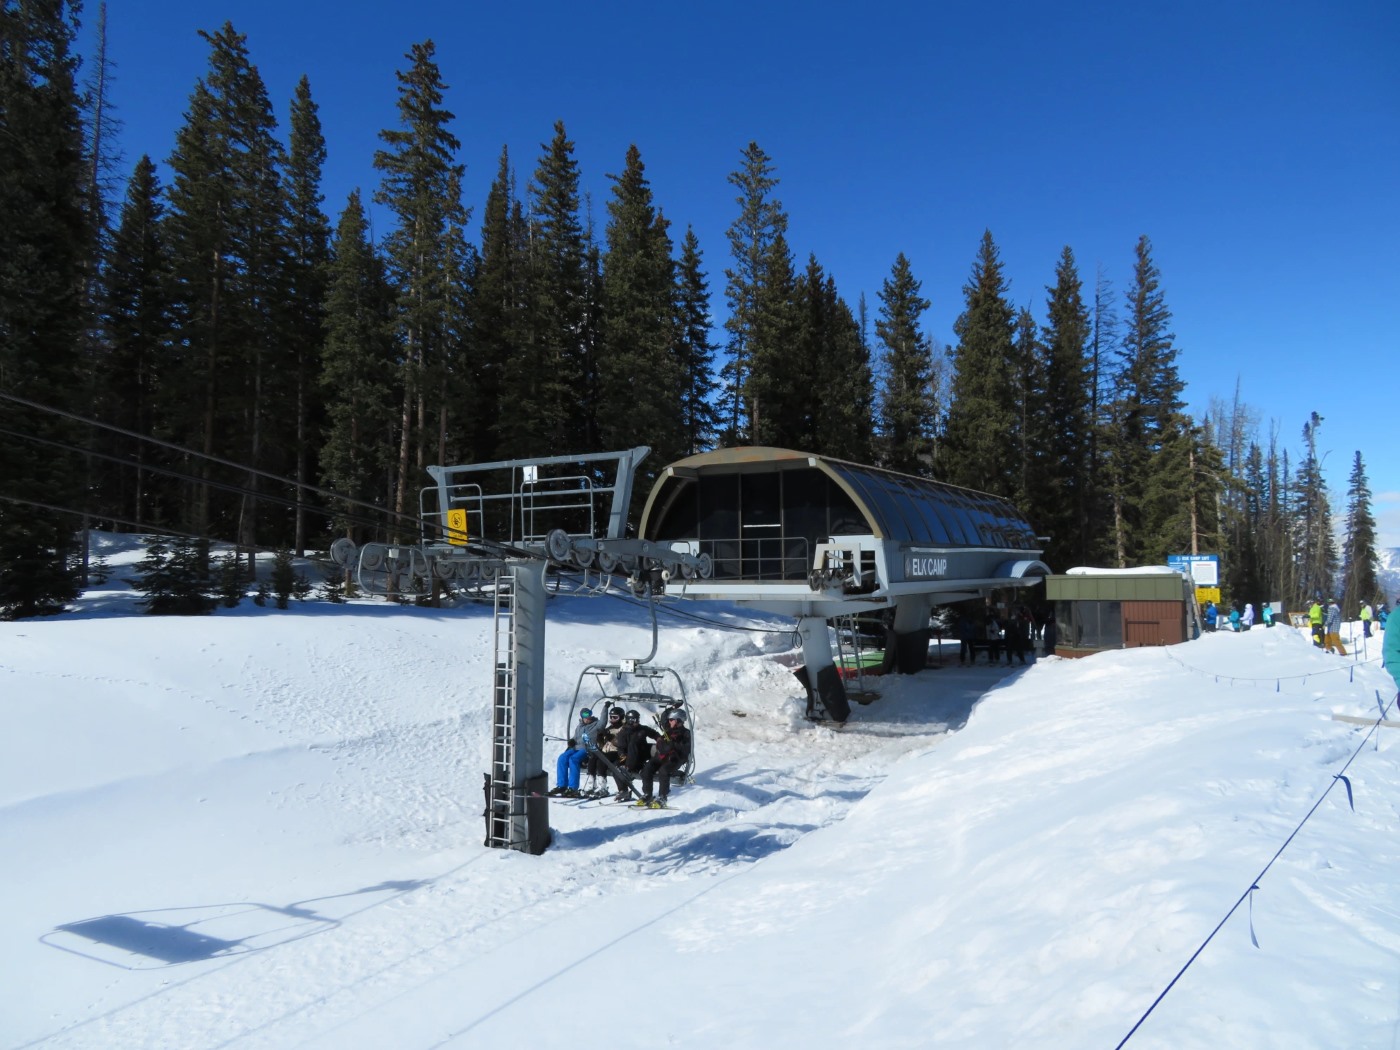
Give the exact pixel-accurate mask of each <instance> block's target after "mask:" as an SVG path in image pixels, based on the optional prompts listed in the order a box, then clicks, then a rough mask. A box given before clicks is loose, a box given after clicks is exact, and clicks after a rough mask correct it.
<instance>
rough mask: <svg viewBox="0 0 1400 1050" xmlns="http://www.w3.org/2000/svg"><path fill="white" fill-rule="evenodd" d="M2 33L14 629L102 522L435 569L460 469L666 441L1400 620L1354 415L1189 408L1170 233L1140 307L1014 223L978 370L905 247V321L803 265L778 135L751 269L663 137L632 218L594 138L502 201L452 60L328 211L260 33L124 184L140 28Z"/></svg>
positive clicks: (414, 83) (8, 600)
mask: <svg viewBox="0 0 1400 1050" xmlns="http://www.w3.org/2000/svg"><path fill="white" fill-rule="evenodd" d="M0 9H2V10H3V14H2V15H0V141H3V143H4V146H3V149H0V442H3V448H4V455H3V456H0V617H4V618H10V619H13V618H18V617H25V616H34V615H42V614H46V613H52V612H55V611H58V610H61V609H62V608H63V607H64V605H65V603H67V602H69V601H71V600H72V599H73V598H74V597H75V596H76V595H77V594H78V593H79V592H80V590H81V588H82V585H83V582H84V577H85V573H86V571H87V569H88V566H87V564H86V549H87V548H86V542H85V538H86V535H87V533H88V530H91V529H106V530H115V531H123V532H149V533H158V534H162V535H165V536H170V537H178V538H180V539H181V540H182V541H192V542H193V543H194V544H195V545H196V547H195V549H196V551H197V550H198V549H199V547H198V545H199V544H201V543H203V544H206V549H207V542H208V541H219V542H221V543H227V544H232V545H234V546H235V547H236V549H238V550H240V551H242V552H243V553H244V555H245V556H247V555H250V554H252V553H253V552H258V551H269V550H278V551H287V550H290V551H295V552H297V553H302V552H304V551H306V550H309V549H310V550H324V549H325V548H326V546H327V545H328V544H329V543H330V542H331V541H332V540H333V539H335V538H337V537H340V536H347V537H350V538H352V539H354V540H355V541H356V542H359V543H363V542H366V541H370V540H379V541H399V540H403V539H410V538H414V537H416V535H417V528H418V526H417V523H416V514H417V508H418V491H419V489H420V488H421V487H422V486H423V485H425V484H426V483H427V475H426V473H425V470H424V468H425V467H426V466H427V465H429V464H454V463H483V462H492V461H498V460H506V459H512V458H519V457H526V456H544V455H557V454H563V453H588V452H595V451H609V450H617V449H624V448H629V447H632V446H635V445H647V446H650V448H651V449H652V453H651V455H650V456H649V457H648V459H647V460H646V462H645V463H644V465H643V467H644V474H643V476H641V477H639V479H638V482H637V488H638V492H639V498H643V499H644V498H645V494H646V492H647V491H648V490H649V488H650V482H651V480H652V478H654V476H655V473H656V472H657V471H659V470H660V469H661V468H663V467H664V466H666V465H667V464H669V463H672V462H674V461H675V460H677V459H680V458H683V457H685V456H687V455H691V454H694V453H697V452H700V451H704V450H707V449H712V448H716V447H727V446H737V445H772V446H780V447H788V448H795V449H801V450H804V451H809V452H813V453H817V454H821V455H827V456H832V457H837V458H841V459H846V460H850V461H854V462H858V463H866V464H873V465H876V466H880V467H884V468H887V469H890V470H895V471H900V472H903V473H907V474H912V475H918V476H922V477H932V478H937V479H940V480H942V481H946V482H950V483H953V484H957V485H962V486H966V487H969V488H974V489H978V490H982V491H986V492H990V493H994V494H996V495H998V496H1003V497H1006V498H1008V499H1010V500H1011V501H1013V502H1014V503H1015V504H1016V505H1017V506H1018V507H1019V508H1020V509H1021V510H1022V512H1023V513H1024V514H1025V516H1026V517H1027V519H1028V520H1029V521H1030V522H1031V523H1032V525H1033V526H1034V527H1035V528H1036V530H1037V531H1038V533H1040V534H1041V535H1043V536H1045V537H1048V539H1047V540H1046V545H1045V553H1044V560H1045V561H1046V562H1048V563H1049V564H1050V565H1051V566H1052V567H1053V568H1054V569H1055V570H1056V571H1063V570H1064V569H1066V568H1068V567H1071V566H1076V565H1099V566H1112V567H1131V566H1139V565H1157V564H1164V563H1165V561H1166V558H1167V556H1168V555H1170V554H1185V553H1215V554H1219V555H1220V559H1221V566H1222V581H1221V582H1222V589H1223V591H1224V594H1225V596H1226V598H1227V599H1230V598H1232V597H1233V598H1237V599H1238V600H1240V601H1245V600H1250V601H1254V602H1256V603H1258V602H1260V601H1266V600H1273V599H1280V598H1281V599H1283V600H1285V601H1286V602H1287V603H1288V604H1289V607H1291V608H1297V607H1298V603H1299V602H1300V601H1302V600H1303V599H1304V598H1305V597H1309V596H1311V595H1313V594H1314V593H1319V592H1322V591H1329V592H1331V591H1333V590H1335V591H1336V593H1337V595H1338V597H1343V598H1344V601H1345V602H1346V603H1348V604H1346V605H1345V606H1344V607H1345V608H1348V609H1351V608H1353V607H1354V605H1353V604H1352V603H1354V602H1356V601H1358V600H1374V599H1376V598H1378V597H1379V593H1378V590H1377V581H1376V566H1377V560H1376V551H1375V542H1376V536H1375V522H1374V520H1373V517H1372V513H1371V495H1370V491H1369V487H1368V480H1367V476H1366V471H1365V465H1364V463H1363V462H1362V457H1361V455H1360V453H1359V452H1358V453H1357V454H1356V457H1355V460H1354V463H1353V464H1352V468H1351V473H1350V477H1349V479H1348V485H1347V490H1346V499H1347V506H1346V507H1345V509H1344V511H1343V512H1342V513H1341V514H1340V515H1337V516H1336V517H1340V518H1342V524H1341V527H1340V528H1338V527H1337V521H1336V520H1334V511H1333V509H1332V508H1331V506H1330V505H1329V499H1328V494H1327V486H1326V483H1325V480H1324V477H1323V473H1322V465H1321V463H1320V462H1319V459H1318V455H1317V441H1318V434H1319V428H1321V427H1323V426H1324V425H1325V423H1324V420H1323V419H1322V418H1321V417H1320V416H1318V415H1317V414H1315V413H1314V414H1313V415H1312V416H1311V418H1309V419H1306V420H1297V421H1296V429H1294V424H1289V426H1288V432H1287V433H1280V432H1279V430H1278V426H1277V425H1275V424H1271V430H1270V432H1269V433H1268V434H1267V435H1263V436H1261V434H1260V432H1259V420H1258V415H1257V413H1256V412H1254V411H1253V410H1252V409H1251V408H1250V407H1249V406H1247V405H1246V404H1245V403H1244V402H1243V401H1242V400H1241V399H1240V397H1239V394H1238V391H1237V392H1236V396H1235V398H1234V400H1233V401H1230V402H1224V401H1218V402H1213V403H1212V405H1211V407H1210V409H1209V411H1208V412H1207V413H1205V415H1204V416H1203V417H1202V418H1199V419H1197V418H1192V417H1191V416H1190V415H1189V414H1188V413H1187V412H1186V403H1185V398H1184V389H1183V383H1182V381H1181V379H1180V377H1179V374H1178V355H1179V353H1180V352H1181V350H1180V348H1179V347H1178V346H1177V344H1176V341H1175V336H1174V334H1173V332H1172V313H1171V309H1170V307H1169V303H1168V294H1167V289H1166V288H1165V287H1164V284H1163V278H1162V274H1161V273H1160V272H1159V270H1158V268H1157V266H1156V264H1155V263H1154V259H1153V246H1152V242H1151V241H1150V240H1149V238H1148V237H1147V236H1142V237H1140V238H1139V239H1138V240H1137V242H1136V244H1127V245H1124V256H1125V259H1129V260H1130V261H1131V271H1130V274H1129V276H1128V277H1127V278H1126V280H1124V281H1123V282H1122V285H1123V286H1122V287H1121V288H1115V287H1114V286H1113V285H1112V284H1111V283H1110V281H1109V280H1108V279H1107V278H1106V277H1105V276H1104V275H1103V274H1102V273H1098V274H1093V275H1089V276H1088V277H1087V278H1086V276H1085V275H1083V274H1081V273H1080V271H1079V267H1078V264H1077V262H1076V259H1075V255H1074V252H1073V250H1072V249H1071V248H1070V247H1069V246H1066V247H1065V248H1064V249H1063V251H1062V253H1061V254H1060V256H1059V258H1058V259H1056V260H1047V281H1046V284H1045V296H1044V298H1043V300H1040V301H1036V302H1014V301H1012V299H1011V298H1010V294H1009V286H1008V282H1007V279H1006V277H1005V275H1004V272H1003V267H1002V262H1001V256H1000V252H999V249H998V246H997V243H996V241H995V240H994V239H993V236H992V233H991V232H990V231H987V232H986V233H984V235H983V237H982V240H981V243H980V244H979V245H978V246H977V247H976V251H975V254H974V255H973V257H972V258H971V260H970V265H969V267H968V276H967V281H966V283H965V284H964V285H963V287H962V289H961V290H960V294H961V313H960V315H959V317H958V319H957V322H956V325H955V328H954V331H955V335H956V341H955V343H953V344H952V345H949V346H943V345H940V344H938V343H936V342H935V341H934V340H932V339H930V337H929V336H928V335H927V334H926V332H925V330H924V327H923V323H922V319H923V314H924V312H925V311H926V310H928V309H929V300H928V299H927V298H926V297H925V296H926V291H925V289H924V288H923V285H922V283H921V281H920V280H919V277H918V275H917V274H916V273H915V272H914V269H913V267H912V265H911V264H910V262H909V259H908V257H906V255H905V254H903V253H901V254H899V255H898V256H897V257H896V258H895V259H893V260H891V262H890V269H889V274H888V277H887V278H886V279H885V280H884V282H883V284H882V286H881V287H880V288H879V289H878V293H877V296H876V298H877V302H876V303H875V304H873V314H872V313H871V311H870V308H869V307H868V306H867V303H866V301H865V297H864V295H861V296H859V297H858V298H857V300H856V301H855V302H854V303H852V302H851V301H850V300H849V299H848V298H847V297H846V296H844V295H843V294H842V291H841V289H839V288H838V287H837V286H836V283H835V280H834V279H833V278H832V276H831V275H830V274H829V273H828V272H827V270H826V269H825V268H824V267H823V265H822V263H821V262H820V261H819V260H818V259H817V258H816V257H815V256H812V255H808V257H807V258H806V260H805V261H802V260H799V259H798V258H797V257H796V254H795V253H794V251H793V248H792V247H791V241H790V236H791V231H790V230H789V229H788V217H787V215H786V214H785V212H784V210H783V206H782V203H781V199H780V197H779V194H778V190H779V186H780V180H779V176H778V164H777V162H776V161H775V159H774V158H772V157H770V156H769V155H768V154H766V153H765V152H764V150H763V149H762V148H761V147H760V146H759V145H758V144H757V143H754V142H750V143H748V144H747V145H743V144H736V146H741V148H739V149H738V150H737V153H736V161H735V166H734V170H733V172H732V173H731V174H730V175H729V182H730V184H731V186H732V190H733V193H734V200H735V209H734V215H733V221H732V224H731V225H730V226H729V228H728V237H727V240H728V243H727V244H724V245H705V244H701V243H700V242H699V240H698V238H697V237H696V235H695V233H694V231H693V229H692V228H690V227H686V226H683V222H684V217H683V216H680V217H678V218H675V219H673V218H672V217H670V216H671V214H673V213H669V212H668V211H667V210H666V209H665V208H664V207H663V202H661V201H658V200H656V199H655V198H654V196H653V193H652V189H651V184H650V182H649V180H648V177H647V170H646V164H645V161H644V158H643V154H642V151H641V149H639V148H638V147H637V146H636V145H633V146H632V147H631V148H630V149H629V150H628V151H627V153H626V155H625V156H622V157H618V158H617V170H616V171H615V172H613V173H609V174H608V180H609V182H610V184H611V188H610V196H609V199H608V200H607V201H606V207H605V209H600V213H599V218H600V220H601V226H602V228H601V229H598V228H596V227H595V225H594V223H593V221H592V218H591V215H590V212H589V211H588V209H587V208H586V207H585V202H584V201H583V199H582V193H581V189H580V184H581V174H580V171H579V165H578V162H577V160H576V158H575V143H574V141H573V140H571V138H570V137H569V134H568V131H567V129H566V128H565V126H564V124H563V123H562V122H559V123H556V124H555V125H554V126H553V128H552V129H548V134H547V135H545V136H544V137H545V139H546V141H545V142H544V143H543V145H542V148H541V151H540V154H539V156H537V157H530V158H523V163H524V164H525V167H523V168H521V167H517V165H518V164H520V163H521V161H522V159H520V158H514V157H511V156H510V155H509V153H508V151H507V150H505V149H502V150H501V152H500V154H499V156H498V157H496V158H473V163H483V162H484V163H487V164H490V163H491V161H492V160H493V159H494V162H495V172H496V174H495V177H494V180H493V181H492V183H491V186H490V190H489V192H488V194H487V195H486V198H485V200H480V201H467V200H464V199H463V194H462V178H463V173H464V171H465V160H464V158H463V157H462V156H461V155H460V154H461V146H460V143H459V141H458V140H457V138H456V137H455V136H454V134H453V123H454V115H453V113H452V111H451V100H450V88H449V85H447V84H445V83H444V81H443V78H442V75H441V72H440V69H439V66H438V61H437V55H436V52H435V48H434V45H433V43H432V42H431V41H423V42H421V43H416V44H413V45H412V46H411V47H409V49H408V51H407V52H406V53H405V55H404V57H403V62H402V65H401V68H400V69H399V71H398V74H397V99H396V103H397V113H398V120H397V122H396V123H395V124H394V126H392V127H386V128H384V129H382V130H381V131H380V132H379V135H378V141H379V148H378V149H377V150H376V151H375V154H374V156H373V158H372V163H373V170H374V172H375V176H376V178H377V180H378V181H377V183H376V184H375V185H374V186H372V187H369V188H368V189H366V190H365V194H364V196H362V195H361V193H360V192H359V191H356V192H355V193H352V194H350V195H349V197H348V199H346V200H344V201H336V202H328V201H326V200H325V199H324V197H323V194H322V192H321V174H322V168H323V165H324V164H325V162H326V158H327V156H328V150H329V149H330V148H332V147H331V144H329V143H327V142H326V141H325V139H324V137H323V134H322V129H321V124H320V120H319V117H318V107H317V102H316V99H315V95H314V93H313V86H312V85H311V84H310V83H309V82H308V81H307V80H306V79H305V78H303V79H302V80H301V82H300V83H299V84H298V85H297V87H296V90H295V93H294V95H293V97H292V98H290V99H272V98H270V97H269V96H268V92H267V90H266V88H265V86H264V82H263V80H262V78H261V77H260V75H259V73H258V67H257V65H256V63H255V60H254V56H253V55H252V54H250V53H249V49H248V46H247V41H246V39H245V37H244V36H243V35H241V34H240V33H238V32H237V31H236V29H235V28H234V27H233V25H231V24H227V23H226V24H225V25H223V26H222V27H221V28H219V29H216V30H210V31H207V32H205V33H202V34H201V36H202V38H203V40H204V42H205V43H206V44H207V47H208V65H207V68H206V69H205V71H204V73H203V74H202V75H201V76H200V77H199V79H198V80H197V82H196V83H195V84H193V85H191V87H190V94H189V99H188V104H187V106H186V108H185V113H184V119H183V123H182V124H181V126H179V127H177V128H172V129H171V132H170V133H171V138H170V145H169V153H168V155H167V156H165V157H163V158H158V160H159V164H158V163H157V160H156V159H153V158H151V157H149V156H142V157H139V158H136V159H135V161H134V163H130V164H126V163H124V162H122V160H121V159H120V157H119V156H118V154H117V151H116V145H115V140H116V132H117V130H118V128H119V125H118V124H117V122H116V117H115V114H116V113H118V112H119V111H120V106H119V99H116V100H114V99H113V98H112V97H111V95H112V87H111V84H112V82H113V77H112V75H111V74H112V70H111V67H110V63H109V61H108V60H107V57H106V55H105V45H104V39H105V33H104V31H103V25H102V20H103V19H104V18H105V9H104V8H102V7H98V8H97V9H96V11H95V13H94V17H95V18H96V19H97V22H96V23H95V28H96V32H95V33H89V34H88V36H90V37H92V38H93V39H94V40H95V41H96V43H95V45H94V46H93V48H92V51H93V53H91V54H86V55H80V54H79V53H78V50H77V47H78V39H79V36H78V33H79V29H80V23H79V17H80V15H83V12H81V11H80V9H79V5H78V4H76V3H74V2H70V0H3V8H0ZM162 173H165V174H164V175H163V174H162ZM376 209H377V210H376ZM371 212H373V213H374V214H376V215H379V216H381V217H383V216H387V217H388V219H389V222H388V228H387V229H382V228H381V229H378V231H377V233H378V235H377V236H376V234H375V233H374V232H372V230H373V229H374V228H375V227H383V226H384V222H383V220H382V218H381V219H380V220H378V221H375V222H372V220H371ZM924 247H925V246H920V245H913V246H910V248H911V249H922V248H924ZM939 294H940V295H946V296H947V297H948V298H949V299H952V298H953V297H954V296H955V295H957V294H958V292H957V290H954V289H943V290H939ZM716 319H721V320H719V321H718V322H716ZM646 471H649V472H646ZM1338 537H1341V539H1340V541H1339V539H1338ZM249 565H250V566H251V560H249Z"/></svg>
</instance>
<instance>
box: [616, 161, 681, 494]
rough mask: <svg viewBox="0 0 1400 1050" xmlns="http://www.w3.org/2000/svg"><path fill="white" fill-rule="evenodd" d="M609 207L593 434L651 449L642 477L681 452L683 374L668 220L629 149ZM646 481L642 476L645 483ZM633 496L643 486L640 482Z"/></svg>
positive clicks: (618, 444)
mask: <svg viewBox="0 0 1400 1050" xmlns="http://www.w3.org/2000/svg"><path fill="white" fill-rule="evenodd" d="M609 177H610V178H611V179H612V180H613V189H612V200H610V201H609V202H608V225H607V252H606V254H605V255H604V256H603V259H602V265H603V274H602V292H603V315H602V332H601V335H602V339H601V347H600V353H599V357H598V401H597V416H598V434H599V441H600V444H601V446H602V448H604V449H609V450H612V449H624V448H630V447H632V446H634V445H640V444H645V445H649V446H651V450H652V454H651V457H650V459H649V461H648V463H647V464H646V467H645V468H644V469H645V470H646V475H647V477H651V476H654V471H656V470H657V469H659V467H664V466H665V465H666V464H667V463H671V462H673V461H674V460H676V459H679V458H680V457H681V456H682V455H683V454H684V453H685V448H686V433H685V419H684V416H683V415H682V414H681V413H680V412H678V411H677V407H678V406H679V405H681V404H682V403H683V402H684V398H685V393H686V390H685V384H686V379H687V375H686V372H685V370H684V364H683V361H682V357H681V354H680V352H679V348H678V346H677V339H676V337H677V334H678V333H677V329H676V323H675V314H676V304H675V301H674V294H675V274H674V264H673V263H672V260H671V239H670V237H669V235H668V234H667V225H668V224H667V222H666V220H665V219H664V218H663V217H662V216H661V215H660V213H659V212H658V211H657V210H656V208H655V206H654V205H653V203H652V193H651V184H650V183H649V182H648V181H647V177H646V169H645V166H644V165H643V164H642V159H641V152H640V151H639V150H638V149H637V147H636V146H635V145H633V146H630V147H629V148H628V150H627V157H626V162H625V165H624V168H623V171H622V173H621V174H620V175H613V176H609ZM643 480H645V479H643ZM638 488H639V491H640V492H641V493H643V494H644V492H645V491H646V490H647V489H649V486H648V485H643V484H639V486H638Z"/></svg>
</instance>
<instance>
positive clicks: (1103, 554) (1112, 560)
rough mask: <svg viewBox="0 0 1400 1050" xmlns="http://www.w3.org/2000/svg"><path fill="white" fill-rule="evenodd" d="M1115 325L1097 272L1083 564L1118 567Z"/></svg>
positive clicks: (1105, 284) (1108, 287)
mask: <svg viewBox="0 0 1400 1050" xmlns="http://www.w3.org/2000/svg"><path fill="white" fill-rule="evenodd" d="M1118 340H1119V323H1118V315H1117V311H1116V309H1115V307H1114V301H1113V285H1112V283H1111V282H1110V281H1109V279H1108V277H1107V276H1106V275H1105V274H1104V272H1103V268H1102V267H1100V268H1099V270H1098V273H1097V275H1096V277H1095V280H1094V294H1093V298H1092V301H1091V303H1090V307H1089V371H1090V378H1089V397H1090V408H1089V418H1090V421H1091V426H1092V429H1091V431H1090V434H1089V481H1088V492H1089V535H1088V537H1087V542H1088V544H1090V545H1091V547H1090V553H1089V555H1088V556H1087V557H1085V558H1084V559H1083V560H1084V562H1085V563H1086V564H1096V563H1105V564H1122V556H1121V555H1120V545H1119V540H1120V538H1121V537H1122V529H1121V528H1120V526H1119V507H1120V505H1119V503H1118V501H1117V499H1116V496H1115V493H1116V492H1117V491H1118V489H1117V487H1116V486H1115V485H1114V484H1113V483H1112V479H1113V466H1114V463H1113V462H1111V461H1110V460H1109V457H1108V452H1109V450H1110V449H1111V448H1112V447H1113V440H1114V438H1115V437H1116V435H1117V431H1116V429H1114V418H1115V415H1116V413H1115V408H1114V402H1113V399H1112V397H1111V396H1110V395H1111V392H1112V391H1113V390H1114V389H1116V387H1117V372H1116V369H1115V368H1114V361H1115V360H1116V354H1115V350H1116V349H1117V347H1118Z"/></svg>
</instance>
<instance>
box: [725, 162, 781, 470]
mask: <svg viewBox="0 0 1400 1050" xmlns="http://www.w3.org/2000/svg"><path fill="white" fill-rule="evenodd" d="M773 170H774V169H773V165H772V163H771V161H770V160H769V157H768V155H767V154H766V153H764V152H763V150H762V149H760V148H759V146H758V143H756V142H750V143H749V144H748V146H746V147H745V148H744V150H743V154H742V164H741V166H740V168H739V170H738V171H735V172H733V173H731V174H730V176H729V183H730V185H732V186H734V187H735V188H736V189H737V190H738V191H739V195H738V196H737V197H735V202H736V203H737V204H738V205H739V216H738V218H736V219H735V220H734V222H733V224H731V225H730V227H729V232H728V237H729V254H730V258H731V259H732V260H733V265H732V266H731V267H729V268H728V269H726V270H725V271H724V275H725V278H726V280H727V284H726V286H725V293H724V295H725V301H726V303H727V304H728V306H729V317H728V319H727V320H726V321H725V322H724V327H725V330H726V331H727V332H728V333H729V339H728V344H727V347H726V350H727V358H728V359H727V360H726V362H725V364H724V367H723V368H722V369H721V370H720V382H721V385H722V388H723V389H722V397H723V400H722V409H721V420H722V422H721V427H722V433H721V436H720V444H722V445H740V444H745V443H748V442H750V441H752V440H753V433H752V429H753V405H752V392H751V390H750V388H749V387H750V373H751V371H752V369H753V362H754V354H755V352H756V350H757V349H758V347H757V345H756V341H757V339H758V338H759V335H760V332H759V324H760V315H761V313H762V310H763V308H764V301H765V300H764V293H765V288H766V287H767V285H768V284H769V283H770V274H769V268H770V267H771V266H772V265H773V262H774V259H775V258H780V257H782V254H783V253H781V252H775V250H774V246H775V244H777V243H778V241H779V238H781V237H785V236H786V233H787V214H786V213H785V212H784V211H783V206H782V203H781V202H780V201H777V200H774V199H773V198H772V192H773V190H774V189H775V188H776V187H777V185H778V179H777V177H776V176H775V175H774V174H773ZM789 262H790V260H789ZM771 301H772V297H769V299H768V302H770V303H771Z"/></svg>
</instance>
